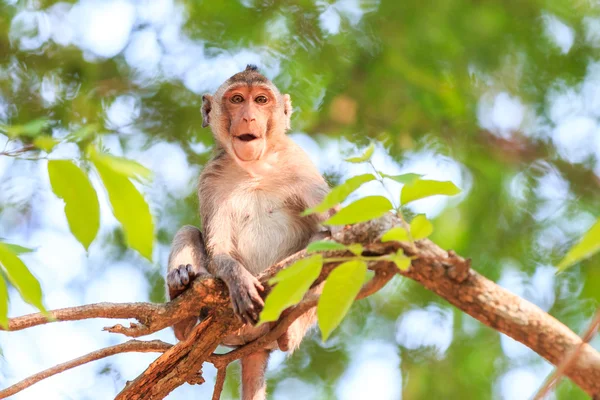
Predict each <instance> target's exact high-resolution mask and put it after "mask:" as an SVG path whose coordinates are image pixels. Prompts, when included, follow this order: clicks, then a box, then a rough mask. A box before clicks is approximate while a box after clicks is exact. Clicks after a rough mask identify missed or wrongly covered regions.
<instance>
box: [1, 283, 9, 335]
mask: <svg viewBox="0 0 600 400" xmlns="http://www.w3.org/2000/svg"><path fill="white" fill-rule="evenodd" d="M0 326H1V327H2V328H4V329H8V288H7V287H6V281H5V280H4V276H3V275H2V274H0Z"/></svg>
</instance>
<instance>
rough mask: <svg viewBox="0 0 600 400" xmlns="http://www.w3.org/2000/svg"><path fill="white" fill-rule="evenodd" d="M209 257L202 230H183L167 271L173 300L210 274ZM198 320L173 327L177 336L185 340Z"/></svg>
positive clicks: (173, 246)
mask: <svg viewBox="0 0 600 400" xmlns="http://www.w3.org/2000/svg"><path fill="white" fill-rule="evenodd" d="M207 262H208V257H207V255H206V250H205V247H204V241H203V239H202V233H201V232H200V230H199V229H198V228H196V227H193V226H189V225H187V226H184V227H183V228H181V229H180V230H179V231H178V232H177V234H176V235H175V238H173V244H172V246H171V254H170V255H169V266H168V269H167V291H168V294H169V299H171V300H173V299H174V298H175V297H177V296H179V295H180V294H181V293H183V291H184V290H185V289H186V288H187V287H188V286H189V285H190V284H191V283H192V282H193V280H194V279H195V278H196V277H197V276H198V275H200V274H204V273H205V274H208V271H207V270H206V263H207ZM197 321H198V318H188V319H185V320H183V321H181V322H179V323H177V324H175V325H174V326H173V330H174V331H175V336H176V337H177V339H179V340H183V339H184V338H185V337H186V336H187V334H188V333H189V332H190V330H191V329H192V328H193V327H194V325H196V322H197Z"/></svg>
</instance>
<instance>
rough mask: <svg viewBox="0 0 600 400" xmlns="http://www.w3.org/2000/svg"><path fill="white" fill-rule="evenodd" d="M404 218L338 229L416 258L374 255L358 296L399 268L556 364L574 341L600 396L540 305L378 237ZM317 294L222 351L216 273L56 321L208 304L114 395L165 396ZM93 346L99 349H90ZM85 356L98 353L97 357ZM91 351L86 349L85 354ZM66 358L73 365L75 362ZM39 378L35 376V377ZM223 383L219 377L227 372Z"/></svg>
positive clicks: (594, 357) (225, 309)
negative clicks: (172, 293) (182, 288)
mask: <svg viewBox="0 0 600 400" xmlns="http://www.w3.org/2000/svg"><path fill="white" fill-rule="evenodd" d="M401 224H402V221H401V220H400V219H399V218H397V217H395V216H393V215H391V214H390V215H388V216H385V217H383V218H380V219H378V220H374V221H370V222H366V223H362V224H357V225H353V226H350V227H346V228H345V229H344V230H342V231H341V232H339V233H338V234H336V236H335V237H334V239H335V240H337V241H339V242H341V243H344V244H350V243H361V244H363V246H364V248H365V250H364V253H363V254H364V255H385V254H392V253H395V252H396V251H397V250H398V249H399V248H401V249H402V250H403V251H404V253H405V254H407V255H409V256H411V257H412V258H413V261H412V266H411V268H410V269H409V270H408V271H399V270H398V269H397V268H396V267H395V266H394V265H393V264H392V263H391V262H387V261H378V262H372V263H370V265H369V268H370V269H371V270H373V271H375V276H374V278H373V279H372V281H371V282H369V283H367V284H366V285H365V286H364V287H363V289H362V290H361V293H360V294H359V296H358V298H362V297H365V296H368V295H370V294H373V293H375V292H376V291H377V290H379V289H380V288H381V287H383V286H384V285H385V284H386V283H387V282H388V281H389V279H391V277H392V276H394V275H395V274H401V275H403V276H405V277H408V278H411V279H414V280H415V281H417V282H419V283H421V284H422V285H423V286H424V287H426V288H427V289H429V290H431V291H433V292H435V293H437V294H438V295H439V296H441V297H442V298H444V299H446V300H447V301H448V302H450V303H451V304H453V305H455V306H456V307H457V308H459V309H461V310H462V311H464V312H465V313H467V314H469V315H471V316H472V317H474V318H476V319H477V320H479V321H481V322H482V323H484V324H485V325H487V326H490V327H491V328H493V329H495V330H497V331H499V332H502V333H505V334H506V335H508V336H510V337H512V338H513V339H515V340H517V341H519V342H521V343H523V344H525V345H526V346H528V347H529V348H531V349H532V350H533V351H535V352H536V353H538V354H539V355H540V356H542V357H544V358H545V359H547V360H548V361H550V362H551V363H552V364H554V365H559V364H560V363H561V362H562V361H563V360H564V359H565V358H566V357H567V355H569V354H571V353H572V352H573V351H574V350H575V349H577V352H578V353H577V354H578V357H577V358H576V359H575V360H569V363H568V365H567V366H566V368H565V369H564V371H563V373H564V374H565V375H566V376H568V377H569V378H570V379H571V380H573V382H575V383H576V384H577V385H579V386H580V387H581V388H582V389H583V390H585V391H586V392H587V393H588V394H589V395H590V396H592V397H594V398H597V397H600V353H598V352H597V351H596V350H594V349H593V348H592V347H591V346H590V345H588V344H587V343H583V342H582V340H581V338H579V337H578V336H577V335H576V334H575V333H574V332H572V331H571V330H570V329H569V328H567V327H566V326H565V325H563V324H562V323H561V322H559V321H558V320H556V319H555V318H553V317H552V316H550V315H548V314H547V313H545V312H544V311H542V310H541V309H540V308H538V307H537V306H535V305H533V304H531V303H529V302H528V301H526V300H524V299H521V298H519V297H518V296H515V295H514V294H512V293H510V292H508V291H507V290H505V289H503V288H501V287H499V286H498V285H496V284H495V283H493V282H491V281H490V280H488V279H486V278H484V277H483V276H481V275H479V274H477V273H476V272H475V271H473V270H472V269H471V268H470V261H469V260H465V259H463V258H462V257H460V256H458V255H456V254H455V253H454V252H452V251H449V252H447V251H445V250H443V249H441V248H440V247H438V246H437V245H435V244H434V243H433V242H431V241H429V240H421V241H418V242H417V243H416V244H412V243H408V242H407V243H404V242H402V243H399V242H388V243H381V242H380V241H379V240H378V239H379V237H380V236H381V234H382V233H384V232H386V231H387V230H389V229H390V228H392V227H393V226H397V225H401ZM305 255H306V254H305V252H304V251H301V252H299V253H297V254H295V255H293V256H291V257H289V258H288V259H286V260H284V261H282V262H281V263H279V264H277V265H274V266H272V267H271V268H269V269H268V270H267V271H265V272H264V273H263V274H262V275H261V277H260V280H261V281H262V282H264V283H266V282H267V281H268V280H269V278H270V277H272V276H273V275H274V274H275V273H277V272H278V271H279V270H281V269H283V268H285V267H286V266H288V265H290V264H291V263H293V262H294V261H296V260H297V259H299V258H302V257H304V256H305ZM326 255H327V256H341V255H345V253H344V252H341V253H340V252H329V253H327V254H326ZM336 266H337V263H329V264H326V265H325V266H324V268H323V272H322V274H321V276H320V277H319V278H318V280H317V281H316V282H315V285H317V284H320V283H321V282H322V281H323V280H324V279H325V278H326V277H327V275H328V274H329V273H330V272H331V271H332V270H333V269H334V268H335V267H336ZM317 301H318V297H317V296H316V295H314V294H313V293H312V292H309V293H308V294H307V296H305V299H304V300H303V301H302V302H301V303H299V304H298V305H297V306H295V307H293V308H290V309H288V310H287V311H286V312H284V314H283V316H282V318H280V320H279V321H278V322H277V324H275V325H274V326H273V329H272V330H271V331H270V332H269V333H268V334H267V335H266V336H264V337H262V338H259V339H257V340H256V341H255V342H253V343H250V344H248V345H246V346H244V347H241V348H238V349H236V350H234V351H232V352H230V353H227V354H223V355H214V354H213V351H214V349H215V348H216V347H217V345H218V344H219V343H220V341H221V338H222V337H223V336H224V335H227V334H229V333H231V332H233V331H235V330H236V329H239V328H240V323H239V322H237V321H236V319H235V318H234V316H233V313H232V311H231V309H230V306H229V296H228V293H227V288H226V287H225V285H224V284H223V283H222V282H221V281H219V280H217V279H213V278H211V277H201V278H199V279H197V280H196V281H195V282H194V284H193V286H192V287H191V289H190V290H188V291H186V292H185V293H184V294H182V295H181V296H180V297H179V298H177V299H175V300H174V301H172V302H169V303H166V304H148V303H130V304H110V303H100V304H94V305H88V306H81V307H73V308H68V309H62V310H55V311H53V312H52V315H53V316H54V317H55V318H56V320H58V321H72V320H80V319H87V318H133V319H136V320H137V321H138V323H132V324H131V325H130V326H128V327H125V326H122V325H115V326H113V327H109V328H106V330H108V331H110V332H114V333H121V334H124V335H126V336H130V337H138V336H143V335H147V334H149V333H152V332H156V331H158V330H161V329H164V328H166V327H168V326H171V325H172V324H173V323H175V322H176V321H179V320H181V319H183V318H186V317H189V316H191V315H197V314H198V313H199V312H200V309H201V308H204V309H206V308H208V309H209V310H210V312H209V317H208V318H206V319H205V320H204V321H203V322H202V323H201V324H199V325H198V326H197V327H196V328H195V329H194V330H193V332H192V333H191V334H190V337H188V339H186V340H185V341H182V342H179V343H177V344H176V345H174V346H172V347H169V345H168V344H164V345H163V344H155V345H154V346H149V347H146V348H145V350H140V351H160V352H163V351H164V353H163V354H162V355H161V356H160V357H158V358H157V360H156V361H154V362H153V363H152V364H150V365H149V366H148V368H147V369H146V370H145V371H144V372H143V373H142V374H141V375H140V376H138V377H137V378H136V379H134V380H133V381H132V382H129V383H128V384H127V386H126V387H125V388H124V389H123V390H122V391H121V393H119V395H118V396H117V399H160V398H164V397H165V396H166V395H167V394H169V393H170V392H171V391H172V390H174V389H175V388H177V387H178V386H180V385H182V384H184V383H186V382H188V383H202V381H203V380H202V378H201V376H198V371H200V370H201V367H202V364H203V363H204V362H206V361H209V362H211V363H213V364H214V365H215V366H216V367H217V368H218V369H219V371H224V368H225V366H226V365H227V364H228V363H229V362H231V361H233V360H235V359H238V358H240V357H241V356H243V355H244V354H248V353H251V352H252V351H254V350H255V349H256V348H258V347H260V346H261V345H263V344H264V343H268V342H270V341H273V340H274V339H276V338H277V337H278V336H279V335H280V334H281V333H282V332H283V331H284V330H285V329H286V328H287V326H289V324H291V323H292V322H293V321H294V320H295V318H297V317H298V316H299V315H301V314H302V313H303V312H304V311H305V310H306V309H308V308H310V307H312V306H314V305H315V304H316V302H317ZM44 323H48V321H47V320H46V318H45V317H43V316H41V315H40V314H31V315H26V316H23V317H18V318H13V319H11V320H10V323H9V330H11V331H12V330H20V329H25V328H28V327H31V326H36V325H41V324H44ZM136 346H140V348H141V349H143V348H144V346H142V345H139V344H136V345H135V346H129V347H128V348H129V350H128V351H132V350H131V349H133V348H135V347H136ZM150 348H152V349H154V350H152V349H150ZM134 351H135V350H134ZM96 353H98V352H94V353H93V354H96ZM110 354H116V353H115V351H112V352H110V351H109V352H107V355H110ZM88 358H91V359H98V358H97V357H96V358H94V357H88ZM88 358H86V356H84V357H81V359H88ZM74 361H75V360H74ZM65 364H69V363H65ZM65 364H61V365H63V366H64V365H65ZM69 365H70V367H72V366H74V365H77V363H74V364H73V363H72V364H69ZM70 367H69V368H70ZM63 370H64V369H63ZM44 374H45V375H44ZM46 375H48V374H47V371H44V372H42V373H40V374H39V376H38V377H37V378H39V377H41V379H43V378H44V377H45V376H46ZM220 375H221V378H223V377H224V375H222V374H220ZM39 380H40V379H37V380H35V379H33V381H34V382H33V383H35V382H37V381H39ZM25 381H27V380H25ZM23 382H24V381H22V382H20V383H17V384H16V385H13V386H12V387H10V388H7V389H4V390H0V398H5V397H7V396H8V395H11V394H13V393H16V392H15V387H17V386H18V390H17V391H19V390H22V389H24V388H25V387H28V386H29V385H28V384H23ZM220 383H221V384H222V380H221V381H220ZM218 386H220V385H218ZM217 389H219V388H217ZM219 393H220V392H219V391H217V392H216V393H215V398H218V395H219Z"/></svg>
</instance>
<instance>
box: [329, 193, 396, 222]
mask: <svg viewBox="0 0 600 400" xmlns="http://www.w3.org/2000/svg"><path fill="white" fill-rule="evenodd" d="M393 208H394V206H392V203H390V201H389V200H388V199H386V198H385V197H383V196H367V197H363V198H362V199H359V200H356V201H355V202H354V203H351V204H349V205H348V206H346V207H344V208H342V209H341V210H340V211H338V212H337V213H336V214H335V215H334V216H333V217H331V218H329V219H328V220H327V221H325V222H324V223H323V224H325V225H348V224H356V223H357V222H364V221H369V220H372V219H374V218H379V217H381V216H382V215H384V214H385V213H386V212H388V211H390V210H391V209H393Z"/></svg>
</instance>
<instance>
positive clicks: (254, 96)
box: [221, 85, 279, 161]
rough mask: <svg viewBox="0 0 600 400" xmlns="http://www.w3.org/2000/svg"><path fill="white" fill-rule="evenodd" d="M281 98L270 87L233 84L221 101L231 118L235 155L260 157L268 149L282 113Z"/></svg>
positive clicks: (230, 139) (252, 157)
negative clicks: (273, 128)
mask: <svg viewBox="0 0 600 400" xmlns="http://www.w3.org/2000/svg"><path fill="white" fill-rule="evenodd" d="M277 100H278V98H277V97H276V95H275V93H273V91H272V90H271V89H269V88H268V87H266V86H262V85H258V86H254V85H253V86H247V85H240V86H237V87H236V86H233V87H232V88H230V89H229V90H228V91H226V92H225V93H224V94H223V97H222V100H221V104H222V106H223V111H224V113H223V114H225V115H226V116H227V117H228V119H229V132H228V133H229V138H228V140H229V141H230V143H231V148H232V149H233V152H234V153H235V156H236V157H237V158H239V159H240V160H242V161H254V160H258V159H259V158H260V157H261V156H262V154H263V153H264V151H265V148H266V144H267V137H268V136H269V134H270V132H269V130H270V129H271V127H272V126H273V122H274V119H275V118H276V115H277V112H278V109H279V107H278V104H277V103H278V102H277Z"/></svg>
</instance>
